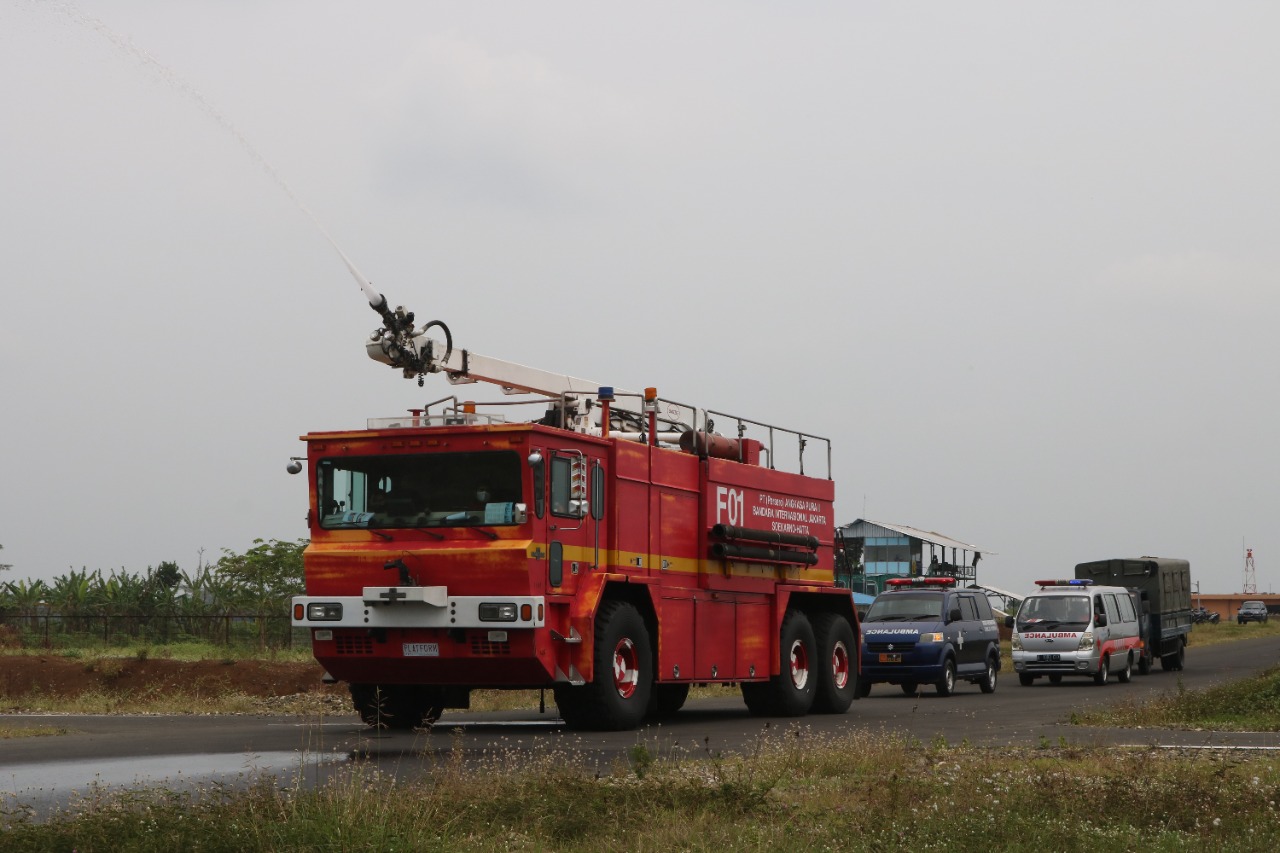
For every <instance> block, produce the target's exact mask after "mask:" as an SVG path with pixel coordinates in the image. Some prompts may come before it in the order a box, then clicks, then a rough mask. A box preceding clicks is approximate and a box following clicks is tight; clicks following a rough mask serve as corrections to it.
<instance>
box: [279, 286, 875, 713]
mask: <svg viewBox="0 0 1280 853" xmlns="http://www.w3.org/2000/svg"><path fill="white" fill-rule="evenodd" d="M366 294H367V295H369V299H370V304H371V305H372V307H373V308H374V309H375V310H376V311H378V313H379V314H380V315H381V316H382V319H383V327H382V328H380V329H378V330H377V331H376V332H374V334H373V337H372V338H371V339H370V341H369V342H368V344H367V349H368V353H369V355H370V356H371V357H373V358H374V359H376V360H378V361H381V362H383V363H386V364H389V365H392V366H393V367H396V368H399V369H401V370H403V372H404V374H405V376H407V377H417V378H418V380H419V384H420V385H421V384H422V382H423V379H424V377H425V376H426V375H428V374H442V375H443V376H444V377H445V378H446V379H447V380H448V381H449V382H451V383H453V384H455V385H458V384H467V383H473V382H487V383H490V384H494V385H497V386H499V387H500V388H501V389H502V391H503V392H505V393H507V394H518V395H522V396H521V399H522V400H529V399H532V400H534V401H539V402H538V406H539V408H538V409H537V410H535V411H532V412H530V410H529V408H528V407H527V405H526V407H525V408H523V409H520V408H516V407H515V406H516V403H513V402H512V401H511V400H505V399H504V400H502V401H499V402H497V403H492V404H484V403H481V404H477V403H472V402H466V401H461V400H459V399H458V397H457V396H456V395H451V396H448V397H445V398H444V399H442V400H437V401H436V402H434V403H431V404H429V405H427V406H424V407H423V408H422V409H415V410H410V411H409V413H408V414H407V415H405V416H403V417H398V418H388V419H375V420H370V421H369V423H368V428H367V429H361V430H348V431H337V432H313V433H308V434H307V435H305V436H303V437H302V439H303V441H305V442H306V445H307V455H306V457H305V460H304V459H302V458H301V457H299V458H297V459H295V460H294V462H293V464H291V466H290V470H291V471H292V472H294V473H297V472H299V471H301V470H302V468H303V463H304V462H305V468H306V470H307V472H308V477H309V484H310V512H309V515H308V522H309V527H310V534H311V544H310V546H309V547H308V548H307V549H306V552H305V555H304V560H305V571H306V595H303V596H299V597H297V598H295V599H294V601H293V624H294V625H295V626H296V627H302V628H307V629H309V630H310V632H311V636H312V642H313V647H314V652H315V657H316V659H317V660H318V661H319V662H320V663H321V664H322V665H323V666H324V668H325V671H326V674H327V675H326V677H327V679H332V680H338V681H342V682H346V683H347V684H348V685H349V687H350V690H351V695H352V698H353V701H354V704H355V707H356V710H357V711H358V712H359V714H360V715H361V717H362V719H363V720H364V721H365V722H366V723H367V724H369V725H373V726H380V727H389V728H413V727H418V726H422V725H429V724H430V723H432V722H434V721H435V720H436V719H437V718H438V717H439V716H440V714H441V713H442V711H443V710H444V709H445V708H466V707H469V697H470V692H471V691H472V690H474V689H477V688H487V689H489V688H506V689H529V688H547V687H550V688H552V690H553V693H554V697H555V702H556V705H557V707H558V709H559V711H560V714H561V716H562V717H563V718H564V720H565V722H566V724H568V725H569V726H570V727H573V728H583V729H627V728H633V727H636V726H637V725H639V724H641V723H642V722H643V721H644V720H645V719H646V718H650V719H652V718H660V717H662V716H665V715H669V714H672V713H674V712H676V711H678V710H679V709H680V707H681V706H682V705H683V703H684V701H685V699H686V697H687V696H688V693H689V688H690V686H691V685H693V684H738V685H740V687H741V690H742V695H743V698H744V700H745V701H746V705H747V707H748V709H749V710H750V711H751V712H752V713H753V714H758V715H770V716H799V715H803V714H805V713H808V712H810V711H814V712H825V713H843V712H844V711H845V710H847V708H848V707H849V704H850V701H851V700H852V699H853V698H855V696H856V695H857V694H856V687H857V684H856V682H857V669H858V661H859V657H860V655H859V651H858V644H859V628H858V622H857V616H856V613H855V611H854V608H853V602H852V597H851V595H850V593H849V591H848V590H845V589H840V588H837V587H836V586H835V583H834V579H833V568H832V557H833V554H832V547H833V538H834V524H833V520H832V499H833V497H834V484H833V482H832V481H831V479H830V456H831V453H830V442H829V441H827V440H826V439H822V438H819V437H817V436H811V435H806V434H803V433H798V432H794V431H791V430H786V429H782V428H780V427H776V426H770V425H768V424H764V423H759V422H755V421H749V420H746V419H743V418H738V417H733V416H729V415H724V414H721V413H716V412H710V411H706V410H703V409H698V408H696V407H692V406H687V405H683V404H680V403H675V402H671V401H668V400H663V399H660V398H659V397H658V396H657V394H656V391H655V390H654V389H647V390H646V391H645V392H643V393H641V394H635V393H629V392H624V391H615V390H614V389H612V388H608V387H602V386H600V385H598V384H596V383H591V382H587V381H585V380H580V379H574V378H573V377H568V376H563V375H559V374H554V373H548V372H544V371H539V370H535V369H533V368H529V367H525V366H523V365H519V364H515V363H512V362H506V361H501V360H498V359H493V358H488V357H484V356H479V355H477V354H475V353H469V352H467V351H465V350H459V349H455V348H454V347H453V343H452V335H451V334H450V333H449V330H448V328H447V327H445V326H444V325H443V324H442V323H440V322H438V321H432V322H431V323H428V324H426V326H425V327H423V328H421V329H419V328H417V327H415V325H414V321H413V314H412V313H410V312H407V311H405V310H404V309H403V308H397V309H395V310H394V311H393V310H391V309H390V308H389V307H388V306H387V303H386V300H385V299H384V298H383V297H382V296H381V295H379V294H377V293H376V292H374V291H371V290H366ZM433 327H438V328H439V329H440V330H441V331H442V332H443V333H444V334H443V336H444V339H445V340H444V341H443V342H441V341H438V340H435V339H432V338H429V337H427V332H428V331H429V330H430V329H431V328H433ZM519 412H524V415H523V416H521V415H519V414H517V413H519ZM717 427H720V428H721V429H724V428H725V427H728V430H729V431H730V432H731V433H732V434H731V435H728V436H726V435H721V434H719V433H717V431H716V430H717ZM748 432H753V433H755V434H758V435H760V436H761V438H752V437H747V435H746V433H748ZM811 444H814V445H818V446H820V447H825V449H826V460H825V462H826V467H827V472H826V477H823V478H819V477H813V476H807V475H805V474H804V451H805V448H806V446H807V445H811ZM784 453H785V454H786V455H787V458H788V460H790V461H792V462H794V463H796V465H794V466H793V467H798V469H799V470H798V471H795V472H792V471H787V470H782V468H780V467H779V461H780V457H781V456H782V455H783V454H784Z"/></svg>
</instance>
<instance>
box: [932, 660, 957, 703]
mask: <svg viewBox="0 0 1280 853" xmlns="http://www.w3.org/2000/svg"><path fill="white" fill-rule="evenodd" d="M933 686H934V687H935V688H936V689H937V691H938V695H939V696H950V695H951V694H952V693H955V692H956V659H955V658H953V657H947V659H946V660H944V661H943V662H942V677H941V678H939V679H938V680H937V681H936V682H934V685H933Z"/></svg>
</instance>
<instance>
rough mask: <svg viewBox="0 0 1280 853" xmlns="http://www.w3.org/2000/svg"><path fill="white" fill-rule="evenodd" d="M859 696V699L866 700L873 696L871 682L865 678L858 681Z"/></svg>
mask: <svg viewBox="0 0 1280 853" xmlns="http://www.w3.org/2000/svg"><path fill="white" fill-rule="evenodd" d="M857 694H858V698H859V699H866V698H867V697H868V696H870V695H871V682H870V681H867V680H866V679H865V678H859V679H858V687H857Z"/></svg>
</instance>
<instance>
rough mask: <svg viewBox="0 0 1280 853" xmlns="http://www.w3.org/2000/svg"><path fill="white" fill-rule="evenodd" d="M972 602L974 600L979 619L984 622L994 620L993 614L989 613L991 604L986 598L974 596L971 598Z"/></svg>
mask: <svg viewBox="0 0 1280 853" xmlns="http://www.w3.org/2000/svg"><path fill="white" fill-rule="evenodd" d="M973 600H974V603H976V604H977V605H978V618H979V619H982V620H983V621H986V620H988V619H995V618H996V616H995V614H994V613H992V612H991V602H990V601H988V600H987V597H986V596H985V595H975V596H974V597H973Z"/></svg>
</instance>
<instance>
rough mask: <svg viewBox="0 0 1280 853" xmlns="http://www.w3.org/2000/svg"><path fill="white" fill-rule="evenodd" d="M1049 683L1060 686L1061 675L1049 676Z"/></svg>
mask: <svg viewBox="0 0 1280 853" xmlns="http://www.w3.org/2000/svg"><path fill="white" fill-rule="evenodd" d="M1049 683H1050V684H1061V683H1062V676H1061V675H1051V676H1049Z"/></svg>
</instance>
